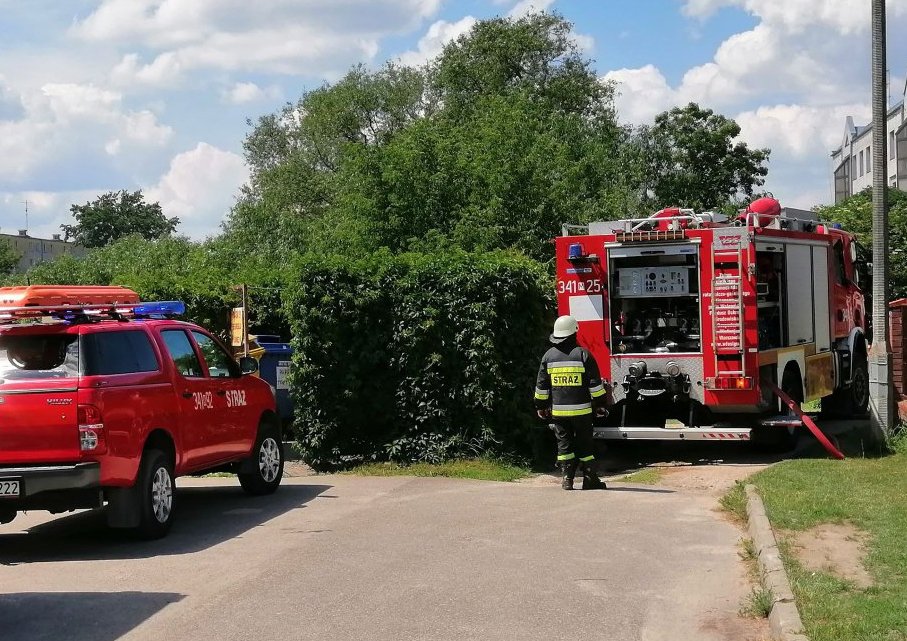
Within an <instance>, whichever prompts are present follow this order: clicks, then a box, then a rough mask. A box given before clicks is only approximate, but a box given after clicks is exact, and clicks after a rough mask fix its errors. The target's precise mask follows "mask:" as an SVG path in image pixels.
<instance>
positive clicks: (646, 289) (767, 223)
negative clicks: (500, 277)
mask: <svg viewBox="0 0 907 641" xmlns="http://www.w3.org/2000/svg"><path fill="white" fill-rule="evenodd" d="M556 248H557V293H558V306H559V308H560V313H561V314H571V315H572V316H575V317H576V319H577V320H578V321H579V327H580V329H579V340H580V343H581V344H582V345H584V346H585V347H587V348H588V349H589V350H590V351H591V352H592V353H593V354H594V356H595V358H596V360H597V362H598V365H599V367H600V369H601V372H602V377H603V378H605V379H607V380H609V381H611V383H612V385H613V392H612V396H613V399H612V400H613V405H612V407H611V411H610V414H609V416H608V417H607V419H605V420H604V421H603V422H602V423H601V424H600V425H597V426H596V437H598V438H607V439H616V438H631V439H632V438H647V439H728V440H749V439H751V438H752V439H753V440H760V439H762V438H765V439H766V441H773V440H777V439H781V440H785V441H786V440H788V439H789V438H790V436H791V435H792V434H793V432H794V429H795V428H796V427H798V426H800V425H801V420H802V419H801V413H800V412H799V404H800V403H803V402H805V401H812V400H815V399H822V410H823V412H835V413H839V414H848V415H858V414H862V413H864V412H865V411H866V408H867V404H868V401H869V394H868V389H869V386H868V372H867V337H866V316H865V303H864V297H863V293H862V292H861V290H860V287H859V285H858V283H859V280H860V276H859V264H858V260H857V256H858V254H857V244H856V240H855V238H854V237H853V235H851V234H849V233H847V232H845V231H843V230H842V229H839V228H838V227H837V226H836V225H833V224H826V223H822V222H820V221H819V220H818V219H817V217H816V215H815V214H814V213H813V212H810V211H804V210H792V209H782V208H781V206H780V204H779V203H778V201H777V200H775V199H772V198H762V199H759V200H757V201H755V202H753V203H752V204H751V205H750V206H749V207H747V208H746V210H744V211H742V212H741V213H740V214H739V215H738V216H737V217H734V218H729V217H727V216H723V215H721V214H712V213H702V214H698V213H696V212H694V211H692V210H689V209H680V208H673V209H664V210H662V211H659V212H657V213H656V214H654V215H653V216H651V217H649V218H645V219H631V220H619V221H609V222H600V223H591V224H589V225H588V226H565V227H564V232H563V235H562V236H561V237H559V238H557V239H556ZM782 399H784V400H782ZM787 399H790V400H792V401H793V403H787V402H786V401H787ZM806 420H807V421H808V419H806Z"/></svg>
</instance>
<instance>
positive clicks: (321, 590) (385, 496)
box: [0, 476, 763, 641]
mask: <svg viewBox="0 0 907 641" xmlns="http://www.w3.org/2000/svg"><path fill="white" fill-rule="evenodd" d="M181 485H182V489H181V490H180V491H179V493H178V495H177V499H178V501H179V504H178V509H179V514H178V521H177V523H176V525H175V526H174V529H173V531H172V532H171V535H170V536H169V537H168V538H166V539H164V540H162V541H156V542H136V541H132V540H129V539H127V538H124V537H123V536H122V535H120V534H117V533H115V532H111V531H108V530H106V529H105V527H104V525H103V519H102V518H101V515H99V514H98V513H95V512H83V513H79V514H74V515H69V516H58V517H50V516H49V515H47V514H46V513H34V514H29V515H26V516H22V515H20V516H19V518H18V519H17V520H16V521H14V522H13V523H11V524H8V525H5V526H0V638H2V639H3V640H4V641H26V640H27V641H33V640H39V639H41V640H43V639H48V640H51V639H52V640H54V641H58V640H59V639H67V640H68V641H112V640H114V639H129V640H130V641H142V640H146V639H147V640H149V641H150V640H154V641H159V640H160V639H168V640H170V641H174V640H176V641H180V640H183V639H186V640H188V639H204V640H206V641H207V640H232V639H236V640H243V641H245V640H247V639H255V640H256V641H270V640H272V639H273V640H280V641H285V640H287V639H325V638H333V639H344V640H346V639H350V640H353V639H355V640H359V639H361V640H369V641H381V640H388V641H402V640H410V639H412V640H415V639H419V640H422V639H431V640H447V639H450V640H454V639H456V640H470V639H477V640H482V641H488V640H496V639H502V640H516V639H518V640H534V639H539V640H542V639H544V640H545V641H550V640H551V639H563V638H567V637H568V636H569V637H574V638H580V639H587V640H589V639H614V640H620V641H631V640H635V639H640V640H645V641H657V640H662V639H663V640H666V641H667V640H670V641H682V640H684V639H695V640H697V641H709V640H718V639H721V640H724V639H734V640H735V641H743V640H745V639H761V638H763V637H762V634H763V633H762V629H761V628H759V627H757V626H755V625H754V624H753V623H752V622H747V621H746V620H743V619H740V618H739V617H738V615H737V611H738V608H739V606H740V603H741V600H742V599H743V597H744V595H745V594H746V593H747V592H748V590H749V584H748V582H747V580H746V578H745V570H744V567H743V565H742V562H741V561H740V559H739V557H738V549H739V548H738V541H739V539H740V537H741V532H740V530H738V529H737V528H736V527H735V526H734V525H732V524H731V523H729V522H728V521H727V520H726V518H725V517H724V516H723V515H722V514H720V513H719V512H717V511H716V509H715V508H716V503H715V499H714V496H710V495H708V494H707V493H702V492H695V491H685V490H683V489H671V488H667V487H664V488H662V487H644V486H629V485H622V486H619V487H618V486H614V487H615V489H612V490H608V491H596V492H573V493H569V494H568V493H566V492H562V491H561V490H560V489H559V488H558V487H557V486H556V485H555V484H554V481H553V480H551V481H550V482H546V481H545V480H544V478H542V479H541V480H536V482H531V483H513V484H505V483H487V482H478V481H461V480H451V479H412V478H358V477H349V476H316V477H308V478H293V479H287V480H286V484H285V485H284V486H283V487H281V489H280V491H279V492H278V493H277V494H276V495H274V496H272V497H265V498H257V499H256V498H248V497H246V496H244V495H243V494H242V492H241V491H240V489H239V488H238V486H237V483H236V481H235V480H233V479H192V480H185V481H183V482H182V484H181ZM189 485H192V486H193V487H187V486H189Z"/></svg>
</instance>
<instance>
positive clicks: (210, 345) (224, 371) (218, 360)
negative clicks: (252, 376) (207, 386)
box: [192, 332, 239, 378]
mask: <svg viewBox="0 0 907 641" xmlns="http://www.w3.org/2000/svg"><path fill="white" fill-rule="evenodd" d="M192 336H193V337H194V338H195V342H196V343H198V348H199V349H200V350H201V352H202V356H203V357H204V359H205V363H207V364H208V373H209V375H210V376H211V378H231V377H237V376H239V368H238V367H237V365H236V361H234V360H233V357H231V356H230V355H229V354H227V352H225V351H224V350H223V349H221V347H220V345H218V344H217V343H216V342H215V341H214V340H213V339H212V338H211V337H210V336H207V335H206V334H202V333H201V332H192Z"/></svg>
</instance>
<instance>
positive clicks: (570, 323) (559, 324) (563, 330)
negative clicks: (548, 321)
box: [551, 316, 579, 343]
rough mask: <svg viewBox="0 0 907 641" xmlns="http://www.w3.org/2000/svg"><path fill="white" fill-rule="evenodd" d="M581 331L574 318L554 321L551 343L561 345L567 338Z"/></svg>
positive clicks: (564, 317)
mask: <svg viewBox="0 0 907 641" xmlns="http://www.w3.org/2000/svg"><path fill="white" fill-rule="evenodd" d="M578 331H579V323H577V322H576V319H575V318H573V316H561V317H560V318H558V319H557V320H556V321H554V331H553V332H552V333H551V342H552V343H559V342H561V341H562V340H564V339H565V338H570V337H571V336H573V335H574V334H576V333H577V332H578Z"/></svg>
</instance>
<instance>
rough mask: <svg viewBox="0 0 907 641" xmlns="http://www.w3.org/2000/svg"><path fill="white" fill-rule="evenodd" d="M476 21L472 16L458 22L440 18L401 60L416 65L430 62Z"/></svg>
mask: <svg viewBox="0 0 907 641" xmlns="http://www.w3.org/2000/svg"><path fill="white" fill-rule="evenodd" d="M476 22H477V21H476V19H475V18H474V17H472V16H466V17H465V18H462V19H461V20H458V21H457V22H447V21H446V20H438V21H437V22H435V23H433V24H432V25H431V26H430V27H429V28H428V31H426V32H425V35H424V36H422V37H421V38H420V39H419V43H418V44H417V45H416V49H415V51H407V52H405V53H403V54H401V55H400V62H402V63H403V64H405V65H410V66H414V67H415V66H419V65H422V64H424V63H426V62H428V61H429V60H431V59H432V58H434V57H435V56H437V55H438V54H439V53H441V50H442V49H443V48H444V45H446V44H447V43H448V42H450V41H452V40H456V39H457V38H459V37H460V36H461V35H463V34H464V33H467V32H468V31H469V30H470V29H472V28H473V26H474V25H475V24H476Z"/></svg>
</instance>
